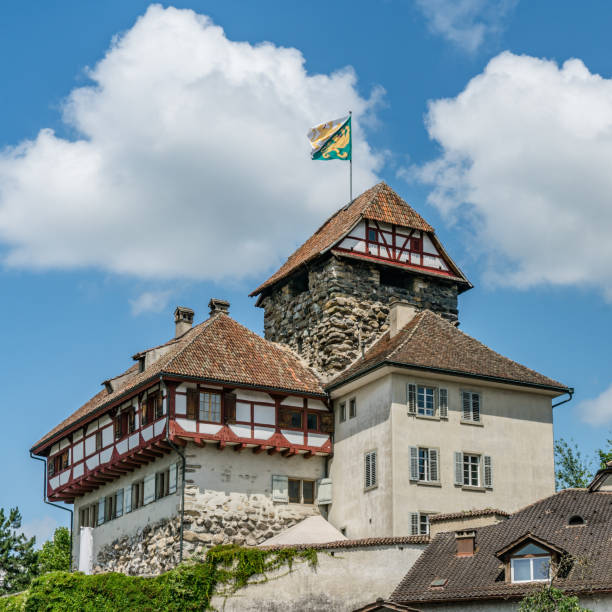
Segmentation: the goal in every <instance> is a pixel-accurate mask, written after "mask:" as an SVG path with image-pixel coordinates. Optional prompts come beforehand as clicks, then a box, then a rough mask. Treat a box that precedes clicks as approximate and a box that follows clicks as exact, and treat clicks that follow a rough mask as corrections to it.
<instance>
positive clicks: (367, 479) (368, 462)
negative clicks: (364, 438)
mask: <svg viewBox="0 0 612 612" xmlns="http://www.w3.org/2000/svg"><path fill="white" fill-rule="evenodd" d="M376 464H377V457H376V451H375V450H371V451H368V452H367V453H365V455H364V474H363V488H364V490H366V491H367V490H368V489H373V488H374V487H376V486H378V474H377V465H376Z"/></svg>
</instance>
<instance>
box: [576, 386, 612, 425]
mask: <svg viewBox="0 0 612 612" xmlns="http://www.w3.org/2000/svg"><path fill="white" fill-rule="evenodd" d="M576 411H577V412H578V414H580V416H581V418H582V420H583V421H586V422H587V423H590V424H591V425H606V424H607V423H612V384H611V385H610V386H609V387H608V388H607V389H606V390H605V391H602V392H601V393H600V394H599V395H598V396H597V397H596V398H594V399H590V400H584V401H582V402H580V404H579V405H578V406H577V408H576Z"/></svg>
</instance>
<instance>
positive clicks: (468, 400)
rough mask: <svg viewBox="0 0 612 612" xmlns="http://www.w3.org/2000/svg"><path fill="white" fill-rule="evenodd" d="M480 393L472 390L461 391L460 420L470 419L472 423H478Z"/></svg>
mask: <svg viewBox="0 0 612 612" xmlns="http://www.w3.org/2000/svg"><path fill="white" fill-rule="evenodd" d="M480 400H481V398H480V393H476V392H474V391H462V392H461V406H462V411H463V412H462V414H461V420H462V421H471V422H473V423H480V406H481V401H480Z"/></svg>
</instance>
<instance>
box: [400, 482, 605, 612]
mask: <svg viewBox="0 0 612 612" xmlns="http://www.w3.org/2000/svg"><path fill="white" fill-rule="evenodd" d="M573 515H580V516H581V517H582V518H583V519H584V520H585V525H582V526H575V527H570V526H568V520H569V518H570V517H571V516H573ZM475 531H476V551H475V553H474V555H473V556H472V557H458V556H457V555H456V546H457V545H456V542H455V534H454V533H453V532H449V533H441V534H438V535H437V536H436V537H435V538H434V539H433V540H432V542H431V544H430V545H429V546H428V547H427V548H426V549H425V552H424V553H423V554H422V555H421V556H420V557H419V559H418V560H417V562H416V563H415V564H414V566H413V567H412V569H411V570H410V571H409V572H408V573H407V574H406V576H405V578H404V579H403V580H402V581H401V583H400V584H399V585H398V587H397V588H396V589H395V591H394V592H393V594H392V595H391V598H390V599H391V600H392V601H395V602H401V603H403V604H411V605H418V604H420V603H424V602H427V603H432V604H433V603H437V602H440V603H442V602H444V601H461V600H463V601H465V602H468V601H474V600H487V599H489V600H490V599H498V598H504V599H512V598H520V597H523V596H524V595H525V594H526V593H527V592H529V591H532V590H533V589H534V588H537V585H534V583H515V584H512V583H510V582H506V580H505V575H504V568H503V565H501V564H500V558H499V557H498V556H497V553H498V552H499V551H501V550H503V549H504V547H507V546H508V545H509V544H511V543H512V542H515V541H517V540H519V539H520V538H522V537H523V536H525V535H526V534H530V535H531V536H534V537H535V538H538V540H540V541H544V542H549V543H550V544H551V545H552V546H554V547H555V548H556V549H559V550H562V551H564V552H565V553H566V554H567V555H569V556H570V557H571V558H574V560H575V562H574V563H573V565H572V566H571V569H570V570H569V572H568V573H567V574H566V575H565V577H564V578H562V577H558V578H556V579H555V581H554V586H556V587H558V588H560V589H562V590H563V591H566V592H569V593H591V592H593V594H595V593H596V592H612V493H604V492H599V493H591V492H589V491H586V490H584V489H583V490H576V489H569V490H566V491H561V492H560V493H557V494H555V495H552V496H551V497H547V498H545V499H543V500H541V501H539V502H536V503H534V504H531V505H529V506H527V507H526V508H523V509H522V510H519V511H518V512H516V513H514V514H513V515H512V516H511V517H510V518H508V519H506V520H505V521H502V522H501V523H498V524H496V525H489V526H487V527H480V528H478V529H475ZM435 578H439V579H444V578H446V579H447V580H448V581H447V583H446V584H445V585H444V587H440V588H435V589H433V588H431V582H432V580H434V579H435Z"/></svg>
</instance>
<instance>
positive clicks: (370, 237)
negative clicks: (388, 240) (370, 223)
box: [368, 227, 378, 242]
mask: <svg viewBox="0 0 612 612" xmlns="http://www.w3.org/2000/svg"><path fill="white" fill-rule="evenodd" d="M368 240H369V241H370V242H377V240H378V235H377V232H376V230H375V229H372V228H371V227H370V228H369V229H368Z"/></svg>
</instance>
